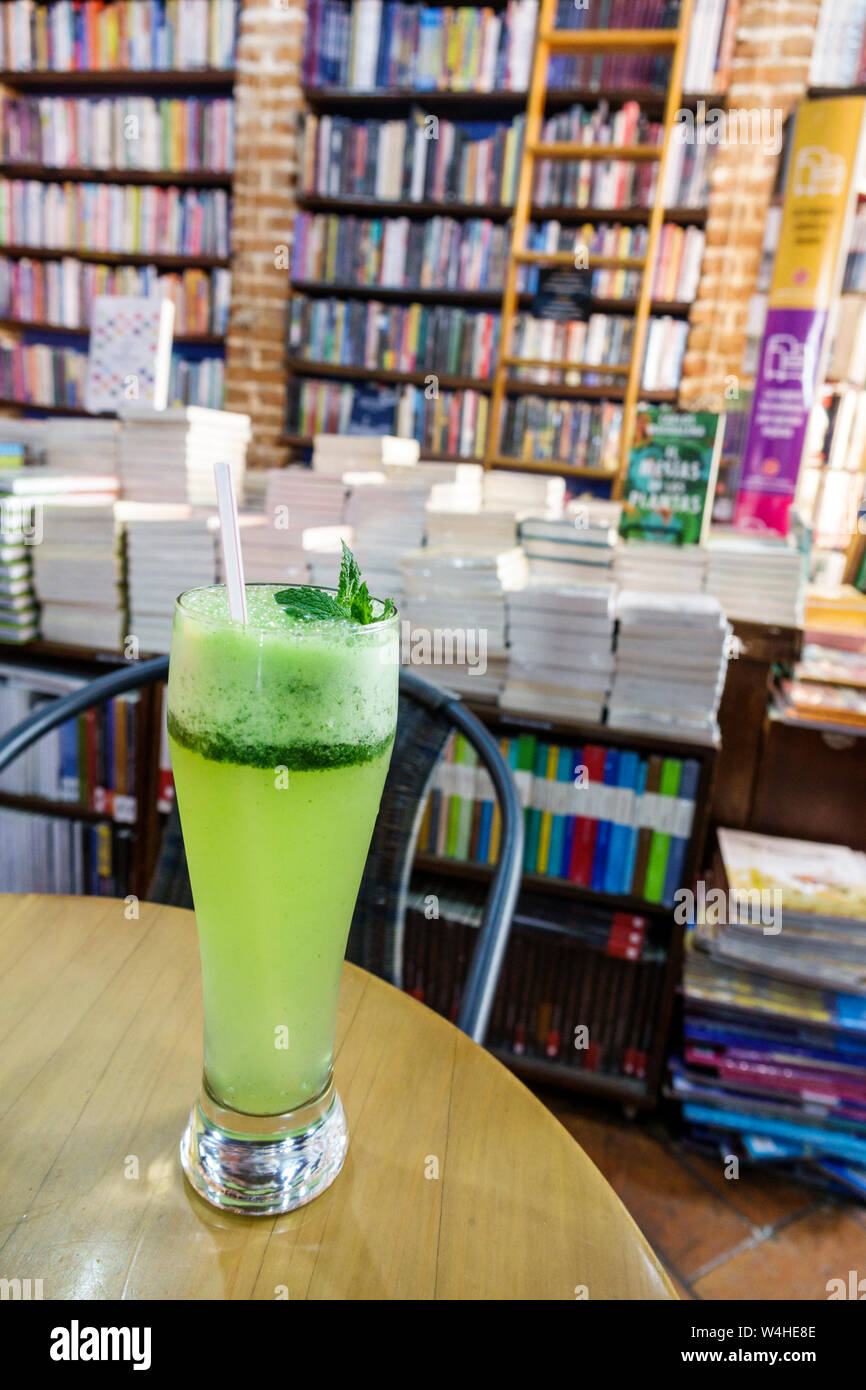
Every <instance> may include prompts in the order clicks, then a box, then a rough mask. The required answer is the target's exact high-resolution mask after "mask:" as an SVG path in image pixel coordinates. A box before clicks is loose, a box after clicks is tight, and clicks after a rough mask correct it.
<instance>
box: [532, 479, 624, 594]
mask: <svg viewBox="0 0 866 1390" xmlns="http://www.w3.org/2000/svg"><path fill="white" fill-rule="evenodd" d="M620 511H621V507H620V506H619V504H618V503H616V502H604V503H598V502H595V501H592V500H590V501H587V502H584V503H580V504H578V503H573V502H570V503H569V504H568V507H567V508H566V514H565V516H564V517H562V518H560V519H559V520H548V519H547V518H545V517H543V516H529V517H524V518H523V520H522V521H521V522H520V544H521V545H522V546H523V549H524V550H525V552H526V556H527V559H528V560H529V572H530V575H531V576H532V578H533V579H536V580H539V581H542V580H543V581H547V582H548V583H551V584H566V583H567V584H571V583H577V584H601V585H609V584H610V583H612V581H613V568H612V567H613V556H614V550H615V548H616V542H617V529H616V528H617V525H618V523H619V512H620Z"/></svg>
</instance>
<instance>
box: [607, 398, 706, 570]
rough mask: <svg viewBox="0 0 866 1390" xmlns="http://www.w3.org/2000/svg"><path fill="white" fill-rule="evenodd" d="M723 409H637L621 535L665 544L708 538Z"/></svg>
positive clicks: (623, 499)
mask: <svg viewBox="0 0 866 1390" xmlns="http://www.w3.org/2000/svg"><path fill="white" fill-rule="evenodd" d="M724 420H725V417H724V416H723V415H713V414H711V413H710V412H709V411H706V410H696V411H691V412H689V411H683V410H671V409H670V407H669V406H645V407H644V408H643V409H642V410H640V411H639V412H638V416H637V422H636V424H635V436H634V444H633V445H632V449H631V453H630V454H629V461H628V473H627V474H626V480H625V487H624V489H623V495H622V502H623V507H622V517H621V519H620V524H619V530H620V535H621V536H622V537H623V538H624V539H625V540H637V541H658V542H660V543H661V544H663V545H700V544H701V543H702V542H703V541H704V540H705V538H706V534H707V531H708V530H709V525H710V516H711V513H712V509H713V497H714V496H715V491H716V478H717V476H718V471H719V458H720V456H721V452H722V439H723V437H724Z"/></svg>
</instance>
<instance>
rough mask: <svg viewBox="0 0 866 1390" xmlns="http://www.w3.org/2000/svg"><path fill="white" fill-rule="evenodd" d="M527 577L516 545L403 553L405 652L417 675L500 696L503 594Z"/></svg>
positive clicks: (503, 664)
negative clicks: (485, 548)
mask: <svg viewBox="0 0 866 1390" xmlns="http://www.w3.org/2000/svg"><path fill="white" fill-rule="evenodd" d="M527 575H528V569H527V563H526V556H525V555H524V554H523V551H522V550H521V549H520V548H519V546H514V547H511V548H509V549H505V550H499V551H489V550H488V551H480V550H478V549H475V550H470V549H468V548H467V550H466V551H465V552H464V553H463V554H457V553H455V552H454V551H452V550H450V549H439V548H437V547H431V546H429V545H428V546H427V547H426V548H425V549H423V550H415V551H408V552H407V553H406V554H405V555H404V556H403V593H404V611H403V618H404V619H405V620H406V621H408V623H409V629H408V643H406V642H404V650H403V656H404V660H406V659H407V657H408V660H409V662H410V664H411V665H412V666H413V667H414V668H415V669H416V670H417V672H418V675H420V676H423V677H424V678H425V679H426V680H429V681H432V682H433V683H434V684H436V685H443V686H445V687H447V688H448V689H451V690H457V691H460V692H461V693H462V694H466V695H474V696H488V697H493V698H498V696H499V694H500V692H501V690H502V687H503V684H504V681H505V676H506V673H507V668H508V650H507V645H506V611H505V603H506V594H507V593H508V592H509V591H510V590H511V589H514V588H522V587H523V585H524V584H525V583H526V579H527Z"/></svg>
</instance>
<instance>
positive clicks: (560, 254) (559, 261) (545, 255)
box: [514, 251, 646, 270]
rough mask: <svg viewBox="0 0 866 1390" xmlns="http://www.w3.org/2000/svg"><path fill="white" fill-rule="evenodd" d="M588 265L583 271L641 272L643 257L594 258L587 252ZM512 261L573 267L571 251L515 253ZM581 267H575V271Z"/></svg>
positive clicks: (644, 261) (644, 265)
mask: <svg viewBox="0 0 866 1390" xmlns="http://www.w3.org/2000/svg"><path fill="white" fill-rule="evenodd" d="M587 254H588V259H589V264H588V265H587V266H585V267H583V269H585V270H643V269H644V268H645V267H646V257H645V256H594V255H593V254H592V252H591V251H590V252H588V253H587ZM514 259H515V260H516V261H517V263H518V265H570V266H574V252H573V251H515V253H514ZM580 268H581V267H579V266H575V269H576V270H577V269H580Z"/></svg>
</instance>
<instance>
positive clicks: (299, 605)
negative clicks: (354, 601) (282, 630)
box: [274, 588, 346, 622]
mask: <svg viewBox="0 0 866 1390" xmlns="http://www.w3.org/2000/svg"><path fill="white" fill-rule="evenodd" d="M274 600H275V602H277V603H278V604H279V605H280V607H281V608H283V609H285V611H286V613H288V615H289V617H290V618H304V619H305V620H309V621H311V622H312V621H321V620H322V619H323V618H345V617H346V612H345V609H344V608H343V607H342V605H341V604H339V603H337V601H336V599H335V598H334V596H333V594H326V593H325V592H324V591H323V590H322V589H294V588H293V589H280V592H279V593H278V594H274Z"/></svg>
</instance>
